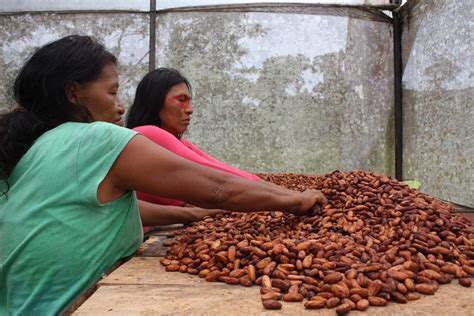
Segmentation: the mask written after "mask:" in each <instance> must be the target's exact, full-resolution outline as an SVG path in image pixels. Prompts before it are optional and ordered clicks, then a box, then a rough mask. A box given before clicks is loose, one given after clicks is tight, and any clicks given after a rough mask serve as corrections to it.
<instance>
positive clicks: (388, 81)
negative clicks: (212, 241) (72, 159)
mask: <svg viewBox="0 0 474 316" xmlns="http://www.w3.org/2000/svg"><path fill="white" fill-rule="evenodd" d="M156 49H157V56H156V60H157V66H172V67H175V68H178V69H180V70H182V71H183V73H184V74H185V75H186V76H187V77H188V79H189V80H190V81H191V84H192V85H193V103H194V108H195V115H194V121H193V122H192V123H191V127H190V129H189V132H188V135H187V137H188V138H189V139H190V140H192V141H193V142H195V143H196V144H198V145H199V146H200V147H201V148H203V149H204V150H205V151H207V152H209V153H211V154H212V155H214V156H216V157H218V158H219V159H222V160H223V161H226V162H228V163H230V164H232V165H235V166H238V167H240V168H243V169H247V170H250V171H254V172H257V171H259V172H304V173H326V172H330V171H332V170H334V169H343V170H352V169H367V170H378V171H381V172H383V173H386V174H393V167H392V166H393V164H394V161H393V155H392V152H393V123H392V121H393V117H392V116H393V114H392V112H393V102H392V100H393V89H392V87H393V67H392V64H393V54H392V50H393V48H392V33H391V24H389V23H388V22H387V20H384V19H383V18H381V17H380V16H378V15H373V14H368V13H366V12H364V11H361V10H358V9H324V10H322V9H321V10H318V9H314V8H312V9H310V8H307V9H301V8H299V9H296V8H294V9H288V8H287V9H285V10H280V11H278V10H277V11H276V12H232V11H229V12H172V13H166V14H160V15H159V16H158V17H157V47H156Z"/></svg>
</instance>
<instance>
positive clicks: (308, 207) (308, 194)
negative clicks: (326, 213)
mask: <svg viewBox="0 0 474 316" xmlns="http://www.w3.org/2000/svg"><path fill="white" fill-rule="evenodd" d="M301 199H302V203H301V205H302V206H301V209H300V210H298V211H296V212H293V214H295V215H308V213H310V212H311V211H312V210H316V209H318V208H320V207H322V206H324V205H325V204H326V203H327V202H328V200H327V199H326V197H325V196H324V194H323V193H322V192H321V191H319V190H313V189H309V190H306V191H304V192H302V193H301Z"/></svg>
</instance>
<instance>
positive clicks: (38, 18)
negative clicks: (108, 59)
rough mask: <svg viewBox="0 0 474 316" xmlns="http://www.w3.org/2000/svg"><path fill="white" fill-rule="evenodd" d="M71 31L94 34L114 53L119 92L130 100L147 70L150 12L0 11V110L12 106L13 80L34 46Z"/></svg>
mask: <svg viewBox="0 0 474 316" xmlns="http://www.w3.org/2000/svg"><path fill="white" fill-rule="evenodd" d="M70 34H82V35H90V36H93V37H95V38H96V39H98V40H100V41H101V42H102V43H104V44H105V45H106V47H107V48H108V49H109V50H110V51H111V52H113V53H114V54H115V55H116V56H117V58H118V60H119V63H120V84H121V88H120V92H119V93H120V95H121V97H122V101H123V102H124V103H125V104H126V105H127V104H130V103H131V101H132V98H133V95H134V91H135V88H136V86H137V84H138V82H139V80H140V79H141V78H142V77H143V75H144V74H145V73H146V72H147V71H148V51H149V36H150V35H149V14H146V13H100V14H85V13H82V14H66V13H62V14H51V13H39V14H19V15H0V83H1V84H0V110H4V109H9V108H11V107H12V106H14V103H13V99H12V95H11V87H12V85H13V80H14V78H15V75H16V73H17V72H18V71H19V70H20V68H21V66H22V65H23V63H24V62H25V61H26V59H27V58H28V57H29V56H30V55H31V54H32V53H33V52H34V50H35V49H37V48H38V47H40V46H42V45H44V44H46V43H48V42H51V41H54V40H56V39H59V38H61V37H63V36H66V35H70Z"/></svg>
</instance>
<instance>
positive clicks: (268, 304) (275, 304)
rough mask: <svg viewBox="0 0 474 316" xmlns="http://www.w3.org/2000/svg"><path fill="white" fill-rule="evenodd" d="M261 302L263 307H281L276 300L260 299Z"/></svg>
mask: <svg viewBox="0 0 474 316" xmlns="http://www.w3.org/2000/svg"><path fill="white" fill-rule="evenodd" d="M262 304H263V307H265V309H281V307H282V305H281V303H280V302H278V301H276V300H265V301H262Z"/></svg>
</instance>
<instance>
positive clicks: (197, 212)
mask: <svg viewBox="0 0 474 316" xmlns="http://www.w3.org/2000/svg"><path fill="white" fill-rule="evenodd" d="M187 209H188V212H189V214H190V215H191V216H190V221H188V223H191V222H197V221H200V220H201V219H203V218H204V217H206V216H211V217H213V216H216V215H218V214H227V213H230V211H226V210H221V209H207V208H200V207H187Z"/></svg>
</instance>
